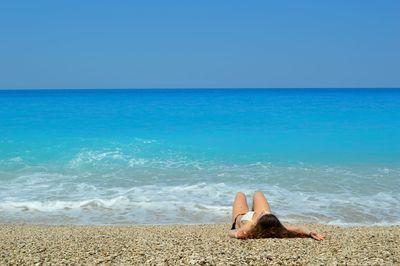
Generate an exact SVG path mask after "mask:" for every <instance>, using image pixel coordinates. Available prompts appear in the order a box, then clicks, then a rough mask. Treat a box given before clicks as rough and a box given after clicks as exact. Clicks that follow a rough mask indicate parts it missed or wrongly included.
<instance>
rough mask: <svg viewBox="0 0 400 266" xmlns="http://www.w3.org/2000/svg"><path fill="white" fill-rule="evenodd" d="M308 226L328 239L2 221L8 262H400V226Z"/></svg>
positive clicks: (0, 238) (1, 244) (1, 254)
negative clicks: (242, 236)
mask: <svg viewBox="0 0 400 266" xmlns="http://www.w3.org/2000/svg"><path fill="white" fill-rule="evenodd" d="M306 226H307V227H309V228H310V229H312V230H315V231H318V232H320V233H322V234H325V235H326V237H327V238H326V240H325V241H321V242H319V241H314V240H312V239H301V238H297V239H257V240H255V239H251V240H238V239H231V238H229V237H228V236H227V231H228V229H229V225H228V224H206V225H146V226H139V225H104V226H97V225H96V226H94V225H31V224H1V225H0V265H36V266H39V265H400V226H383V227H379V226H374V227H338V226H332V225H306Z"/></svg>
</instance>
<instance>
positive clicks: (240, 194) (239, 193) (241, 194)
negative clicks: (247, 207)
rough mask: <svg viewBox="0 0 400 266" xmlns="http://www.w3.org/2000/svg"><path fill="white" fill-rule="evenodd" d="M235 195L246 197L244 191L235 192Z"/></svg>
mask: <svg viewBox="0 0 400 266" xmlns="http://www.w3.org/2000/svg"><path fill="white" fill-rule="evenodd" d="M236 197H246V194H244V192H237V193H236Z"/></svg>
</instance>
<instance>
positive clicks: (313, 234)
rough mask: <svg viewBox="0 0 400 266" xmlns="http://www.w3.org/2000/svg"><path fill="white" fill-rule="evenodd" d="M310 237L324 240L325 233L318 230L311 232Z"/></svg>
mask: <svg viewBox="0 0 400 266" xmlns="http://www.w3.org/2000/svg"><path fill="white" fill-rule="evenodd" d="M310 237H311V238H313V239H315V240H317V241H322V240H324V239H325V236H324V235H320V234H318V233H317V232H314V231H311V232H310Z"/></svg>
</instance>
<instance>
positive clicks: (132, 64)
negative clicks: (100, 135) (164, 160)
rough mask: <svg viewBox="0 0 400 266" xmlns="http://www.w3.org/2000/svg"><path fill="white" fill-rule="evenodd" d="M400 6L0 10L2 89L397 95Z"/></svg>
mask: <svg viewBox="0 0 400 266" xmlns="http://www.w3.org/2000/svg"><path fill="white" fill-rule="evenodd" d="M399 14H400V1H398V0H393V1H390V0H382V1H379V0H374V1H370V0H356V1H352V0H334V1H328V0H321V1H315V0H309V1H308V0H304V1H295V0H293V1H285V0H279V1H265V0H260V1H257V0H254V1H236V0H229V1H222V0H221V1H218V0H201V1H190V0H181V1H175V0H168V1H167V0H160V1H153V0H143V1H128V0H117V1H111V0H109V1H101V0H96V1H94V0H93V1H90V0H87V1H82V0H64V1H62V0H60V1H54V0H48V1H42V0H35V1H32V0H26V1H23V0H21V1H12V0H9V1H1V2H0V88H163V87H167V88H185V87H189V88H220V87H227V88H230V87H242V88H243V87H252V88H281V87H295V88H296V87H400V15H399Z"/></svg>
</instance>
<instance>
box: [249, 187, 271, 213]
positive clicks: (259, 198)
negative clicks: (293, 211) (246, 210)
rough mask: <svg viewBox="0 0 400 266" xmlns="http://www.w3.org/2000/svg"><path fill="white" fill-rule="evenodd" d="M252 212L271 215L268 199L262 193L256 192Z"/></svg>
mask: <svg viewBox="0 0 400 266" xmlns="http://www.w3.org/2000/svg"><path fill="white" fill-rule="evenodd" d="M252 210H253V211H255V212H257V213H260V212H268V213H271V207H270V206H269V204H268V201H267V199H266V198H265V196H264V194H263V193H262V192H261V191H256V192H255V193H254V196H253V207H252Z"/></svg>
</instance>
